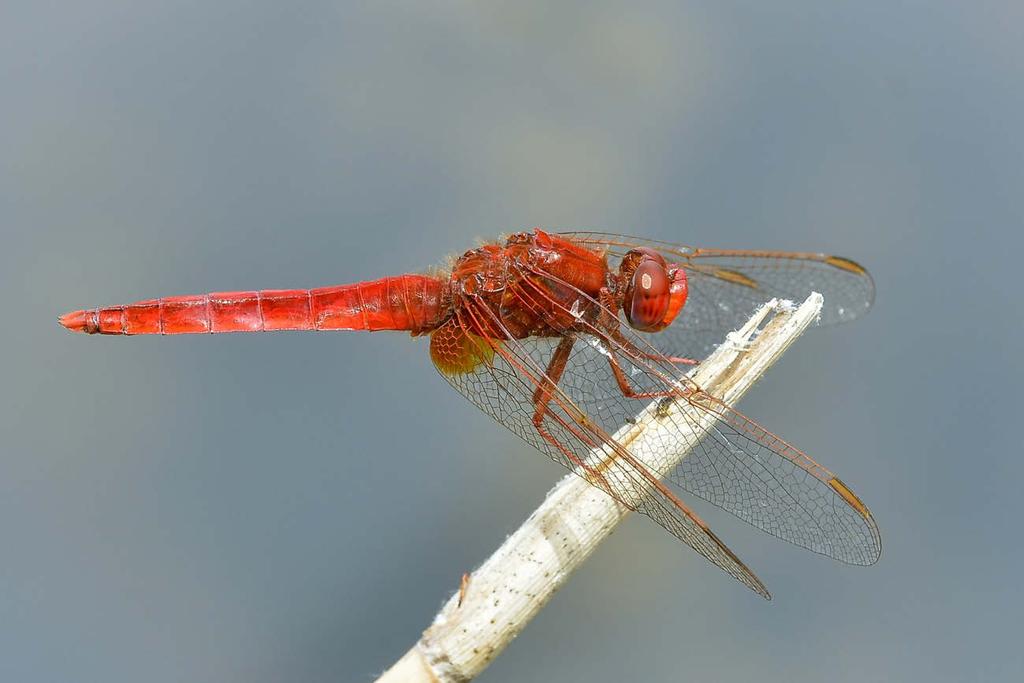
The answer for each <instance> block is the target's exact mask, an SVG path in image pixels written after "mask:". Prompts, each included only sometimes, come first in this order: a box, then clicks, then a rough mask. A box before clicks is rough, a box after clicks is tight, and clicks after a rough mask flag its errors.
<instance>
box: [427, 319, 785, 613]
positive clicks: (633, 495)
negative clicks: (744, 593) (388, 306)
mask: <svg viewBox="0 0 1024 683" xmlns="http://www.w3.org/2000/svg"><path fill="white" fill-rule="evenodd" d="M467 318H469V319H467ZM481 323H483V324H484V325H486V326H488V327H490V328H491V329H492V330H501V328H502V327H503V326H502V324H501V321H500V320H498V319H497V318H496V317H495V316H493V314H492V313H491V311H490V310H489V309H488V308H487V307H486V306H483V305H476V304H473V303H470V305H469V306H468V307H467V310H466V317H462V316H460V319H458V320H455V319H453V321H450V322H449V323H448V324H449V325H455V326H458V328H459V330H458V332H461V333H463V334H472V333H471V332H469V330H479V329H481ZM574 341H575V340H574ZM480 342H481V343H482V344H485V345H486V346H487V349H486V350H485V351H481V352H478V355H477V358H476V359H477V360H479V361H480V362H479V363H477V364H476V366H475V367H474V368H473V369H472V370H471V371H469V372H451V371H448V370H445V369H443V368H442V364H438V363H437V359H435V364H438V369H439V370H441V374H442V376H444V377H445V379H447V380H448V382H449V383H450V384H451V385H452V386H453V387H454V388H455V389H457V390H458V391H459V392H460V393H461V394H462V395H463V396H465V397H466V398H468V399H469V400H470V401H471V402H472V403H474V404H475V405H476V406H477V407H479V408H480V409H481V410H483V411H484V412H485V413H487V414H488V415H490V416H491V417H493V418H494V419H495V420H497V421H498V422H500V423H501V424H502V425H504V426H505V427H507V428H508V429H509V430H510V431H512V432H513V433H514V434H516V435H517V436H519V437H520V438H521V439H523V440H524V441H526V442H527V443H528V444H530V445H531V446H533V447H534V448H536V449H537V450H539V451H540V452H542V453H544V454H545V455H546V456H548V457H549V458H551V459H552V460H554V461H555V462H557V463H559V464H560V465H562V466H563V467H565V468H566V469H568V470H570V471H572V472H574V473H575V474H578V475H580V476H583V477H584V478H585V479H587V481H589V482H590V483H591V484H593V485H595V486H597V487H598V488H600V489H601V490H603V491H605V492H606V493H608V494H609V495H611V496H612V497H613V498H614V499H616V500H617V501H619V502H620V503H622V504H624V505H626V506H627V507H629V508H631V509H634V510H636V511H638V512H642V513H644V514H645V515H647V516H648V517H650V518H651V519H653V520H654V521H656V522H657V523H658V524H660V525H661V526H662V527H664V528H665V529H666V530H667V531H668V532H669V533H671V534H672V535H673V536H675V537H677V538H679V539H680V540H682V541H684V542H685V543H686V544H688V545H689V546H690V547H692V548H693V549H694V550H696V551H697V552H698V553H700V554H701V555H702V556H704V557H705V558H707V559H708V560H710V561H711V562H713V563H714V564H715V565H717V566H718V567H720V568H722V569H724V570H725V571H726V572H728V573H729V574H730V575H731V576H733V577H735V578H736V579H738V580H739V581H740V582H742V583H743V584H744V585H746V586H747V587H749V588H750V589H751V590H753V591H755V592H756V593H758V594H759V595H762V596H763V597H765V598H769V597H770V596H769V593H768V591H767V589H766V588H765V587H764V584H762V583H761V581H760V580H759V579H758V578H757V577H756V576H755V575H754V574H753V572H751V571H750V569H748V568H747V567H746V565H744V564H743V562H742V561H740V559H739V558H738V557H736V555H735V554H734V553H733V552H732V551H731V550H729V548H727V547H726V546H725V544H724V543H722V541H721V540H719V539H718V537H717V536H715V535H714V533H712V532H711V530H710V529H709V528H708V527H707V525H706V524H704V523H703V522H702V521H701V520H700V518H698V517H697V516H696V515H695V514H694V513H693V512H692V511H691V510H690V509H689V508H688V507H687V506H686V505H685V504H684V503H683V502H682V501H681V500H679V499H678V498H677V497H676V496H675V495H674V494H673V493H672V492H671V490H670V489H669V488H668V487H667V486H666V485H665V484H663V483H662V482H660V481H659V480H658V477H656V476H655V475H654V474H652V473H651V472H650V471H649V470H648V469H647V468H646V467H645V466H644V465H643V463H641V462H640V461H639V460H637V459H636V458H635V457H634V456H633V455H632V454H631V453H630V452H629V450H628V449H626V448H625V447H624V446H622V445H621V444H619V443H617V442H615V441H614V440H613V439H612V438H611V437H610V436H609V434H608V432H607V430H606V429H605V428H604V427H603V426H602V423H605V421H603V420H596V419H591V418H590V416H587V415H586V414H585V413H584V411H583V410H582V409H581V408H580V407H579V406H578V405H576V404H575V402H573V401H572V399H571V398H570V397H569V396H568V395H567V393H566V392H565V391H564V390H563V389H562V388H561V387H560V386H556V385H554V384H550V383H546V382H545V379H546V377H547V375H546V369H547V366H548V363H549V362H550V360H551V357H552V355H553V354H554V353H555V349H556V348H557V342H558V340H550V339H543V338H530V339H525V340H515V339H495V338H490V337H486V338H480ZM573 347H574V348H573V352H572V354H571V356H570V359H569V363H570V366H571V367H573V368H574V370H573V372H572V380H573V381H574V382H578V381H580V380H581V379H582V377H581V374H580V373H582V372H585V371H586V370H587V369H588V367H592V369H594V370H597V369H598V368H597V366H596V365H594V362H593V358H592V357H591V356H589V355H588V354H586V353H585V352H584V355H583V356H580V355H578V354H579V353H580V350H581V349H583V348H584V346H583V345H580V344H574V345H573ZM574 359H575V360H574ZM539 388H546V389H548V390H549V391H550V393H551V400H550V403H549V404H548V406H547V410H546V411H545V412H544V414H543V416H542V418H541V419H540V429H538V428H537V426H536V425H535V424H534V414H535V402H534V395H535V393H536V392H537V391H538V389H539ZM606 424H613V422H612V423H606ZM594 449H604V450H605V451H606V452H608V453H612V454H614V456H615V462H616V466H615V467H612V468H608V469H605V470H603V471H602V472H601V473H600V474H598V475H596V476H594V472H595V471H596V470H594V469H589V470H588V468H587V467H584V466H582V465H581V463H586V462H588V459H589V458H591V456H592V453H593V451H594Z"/></svg>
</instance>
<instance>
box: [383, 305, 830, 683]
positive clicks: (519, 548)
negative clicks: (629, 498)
mask: <svg viewBox="0 0 1024 683" xmlns="http://www.w3.org/2000/svg"><path fill="white" fill-rule="evenodd" d="M822 301H823V299H822V296H821V295H820V294H818V293H813V294H811V296H809V297H808V298H807V300H806V301H804V303H803V304H801V305H800V306H799V307H798V308H797V307H795V306H794V305H793V304H792V303H790V302H780V301H778V300H774V299H773V300H772V301H769V302H768V303H767V304H765V305H764V306H762V307H761V308H760V309H758V311H757V312H756V313H754V316H753V317H752V318H751V319H750V320H749V321H748V322H747V324H746V325H744V326H743V328H742V329H740V330H739V331H737V332H734V333H732V334H730V335H728V337H727V339H726V341H725V343H723V344H722V345H721V346H719V348H718V349H716V350H715V351H714V352H713V353H712V354H711V355H710V356H708V358H707V359H706V360H704V361H703V362H702V363H701V364H700V365H699V366H697V367H696V368H695V369H694V370H693V371H692V372H691V373H690V376H691V377H692V378H693V380H694V381H695V382H696V383H697V384H698V385H699V386H700V387H701V388H703V389H704V391H706V392H708V393H709V394H711V395H713V396H715V397H717V398H719V399H721V400H722V401H724V402H725V403H727V404H729V405H733V404H735V403H736V402H737V401H739V399H740V397H742V396H743V394H745V393H746V391H747V390H748V389H749V388H750V387H751V386H752V385H753V384H754V382H756V381H757V380H758V379H759V378H760V377H761V375H763V374H764V373H765V371H766V370H767V369H768V368H769V367H771V365H772V364H773V363H774V362H775V361H776V360H778V358H779V357H780V356H782V354H783V352H785V350H786V349H787V348H788V347H789V345H790V344H792V343H793V342H794V341H795V340H796V338H797V337H799V336H800V334H801V333H802V332H803V331H804V330H805V329H807V327H808V326H809V325H810V324H811V323H813V322H814V321H815V320H817V318H818V314H819V313H820V311H821V305H822ZM772 313H774V316H772V317H771V320H770V321H769V322H768V323H767V324H766V325H765V326H764V328H763V329H760V330H759V326H760V325H761V324H762V323H764V321H765V320H766V319H767V318H769V317H770V316H771V315H772ZM657 403H658V402H657V401H655V402H654V403H652V404H651V405H650V406H648V407H647V408H646V409H644V410H643V411H642V412H641V413H640V414H639V416H638V417H637V420H636V422H635V423H634V424H631V425H626V426H624V427H623V429H622V430H620V431H619V432H617V433H616V434H615V438H616V439H617V440H619V442H620V443H627V444H629V448H630V452H631V453H632V454H633V455H634V456H635V457H637V458H638V459H640V460H647V456H646V453H645V452H649V451H650V448H649V447H647V446H645V445H644V442H646V443H653V444H657V443H666V442H668V441H669V440H668V439H659V438H658V430H659V429H665V428H671V429H673V430H678V429H679V427H678V426H676V425H677V423H675V422H674V421H666V420H662V419H659V418H658V414H659V409H658V406H657ZM713 424H714V423H713V422H712V421H710V420H707V421H702V422H701V423H700V424H694V426H693V434H692V435H691V436H690V437H688V438H682V439H680V438H676V439H675V441H677V442H679V443H687V444H690V445H691V446H690V447H692V445H693V444H696V442H697V441H698V440H699V438H700V437H701V436H703V434H704V433H706V432H707V430H708V429H710V428H711V427H712V426H713ZM677 436H678V435H677ZM688 452H689V449H685V450H683V449H681V450H680V452H678V453H671V454H666V453H664V452H663V451H659V452H658V453H657V458H656V472H657V474H659V475H664V474H665V473H666V472H667V471H668V470H669V469H671V467H673V466H674V465H675V464H678V463H679V462H680V461H681V460H682V459H683V458H684V457H686V455H687V453H688ZM594 457H597V458H602V457H606V454H604V453H603V452H600V453H595V454H594ZM650 465H651V466H652V468H654V467H655V463H650ZM628 512H629V510H628V508H626V507H625V506H624V505H622V504H620V503H618V502H616V501H615V500H614V499H613V498H611V497H610V496H608V495H607V494H605V493H604V492H603V491H601V490H600V489H598V488H596V487H594V486H591V485H590V484H588V483H587V482H586V481H585V480H584V479H583V478H582V477H580V476H577V475H575V474H570V475H568V476H566V477H565V478H564V479H562V480H561V481H559V482H558V484H557V485H556V486H555V488H554V489H552V490H551V492H550V493H549V494H548V496H547V498H545V500H544V502H543V503H541V505H540V507H538V508H537V510H536V511H534V513H533V514H532V515H530V517H529V519H527V520H526V521H525V522H523V525H522V526H521V527H519V529H518V530H517V531H516V532H515V533H513V534H512V535H511V536H509V537H508V538H507V539H506V540H505V542H504V543H503V544H502V545H501V547H500V548H498V549H497V550H496V551H495V552H494V554H493V555H491V557H490V558H488V559H487V561H486V562H484V563H483V564H482V565H481V566H480V567H479V568H478V569H477V570H476V571H474V572H473V574H472V576H471V577H470V578H469V582H468V584H464V589H465V590H464V591H460V592H457V593H456V594H455V595H453V596H452V597H451V599H449V600H448V602H447V604H445V606H444V607H442V608H441V611H440V612H439V613H438V614H437V617H435V619H434V623H433V624H432V625H431V626H430V628H428V629H427V630H426V631H425V632H424V633H423V636H422V637H421V638H420V641H419V642H418V643H416V645H414V646H413V648H412V649H411V650H409V652H408V653H406V655H405V656H404V657H402V659H401V660H399V662H398V663H397V664H395V665H394V666H393V667H392V668H391V669H389V670H388V671H387V672H385V673H384V674H383V675H382V676H381V677H380V678H379V679H378V683H394V682H395V681H413V682H415V681H430V682H435V681H438V682H443V683H449V682H456V681H468V680H470V679H473V678H475V677H476V676H477V675H479V674H480V673H481V672H482V671H483V670H484V669H485V668H486V667H487V665H488V664H489V663H490V661H491V660H492V659H494V658H495V657H496V656H497V655H498V654H499V653H501V651H502V650H504V649H505V647H506V646H507V645H508V644H509V643H510V642H511V641H512V639H513V638H515V637H516V636H517V635H518V634H519V632H520V631H522V629H523V628H524V627H525V626H526V624H528V623H529V622H530V620H531V619H532V618H533V617H534V615H536V614H537V613H538V612H539V611H540V610H541V608H542V607H543V606H544V605H545V604H546V603H547V601H548V600H549V599H550V598H551V596H552V595H554V594H555V592H556V591H558V589H559V588H561V587H562V585H563V584H564V583H565V582H566V581H567V580H568V579H569V576H570V575H571V574H572V573H573V571H575V569H576V568H577V567H579V566H580V565H581V564H582V563H583V562H584V561H585V560H586V559H587V557H589V556H590V554H591V553H592V552H594V550H595V549H596V548H597V546H598V544H600V543H601V541H603V540H604V539H605V538H606V537H607V536H608V535H609V534H611V532H612V531H613V530H614V529H615V526H616V525H617V524H618V523H619V522H620V521H622V519H623V518H624V517H625V516H626V514H628ZM460 593H463V594H461V595H460Z"/></svg>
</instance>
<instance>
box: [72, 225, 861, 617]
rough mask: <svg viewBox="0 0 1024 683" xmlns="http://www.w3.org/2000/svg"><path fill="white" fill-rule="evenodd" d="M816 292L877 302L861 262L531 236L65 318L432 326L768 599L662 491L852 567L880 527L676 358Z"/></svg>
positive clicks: (625, 497) (587, 460)
mask: <svg viewBox="0 0 1024 683" xmlns="http://www.w3.org/2000/svg"><path fill="white" fill-rule="evenodd" d="M811 291H820V292H822V293H823V294H824V295H825V301H826V306H827V307H826V308H825V309H823V311H822V321H823V322H824V323H828V322H841V321H844V320H850V319H852V318H854V317H856V316H858V315H860V314H861V313H863V312H864V311H866V310H867V308H868V307H869V306H870V305H871V301H872V299H873V296H874V286H873V284H872V282H871V278H870V276H869V275H868V273H867V271H865V270H864V269H863V268H862V267H861V266H859V265H858V264H857V263H855V262H853V261H851V260H849V259H845V258H841V257H836V256H830V255H827V254H814V253H785V252H768V251H737V250H712V249H694V248H691V247H687V246H685V245H672V244H666V243H662V242H655V241H651V240H642V239H638V238H630V237H622V236H617V235H604V234H600V233H574V234H567V235H550V234H548V233H546V232H544V231H542V230H534V231H533V232H529V233H516V234H514V235H511V236H509V237H508V238H507V239H506V240H504V241H503V242H500V243H498V242H495V243H490V244H485V245H483V246H481V247H478V248H476V249H472V250H470V251H467V252H466V253H465V254H463V255H462V256H461V257H460V258H459V259H458V260H457V261H456V262H455V263H454V264H453V265H452V268H451V271H450V273H448V274H438V275H400V276H397V277H387V278H384V279H381V280H374V281H372V282H360V283H357V284H351V285H341V286H336V287H322V288H319V289H298V290H263V291H252V292H223V293H213V294H202V295H198V296H179V297H169V298H163V299H152V300H149V301H140V302H138V303H134V304H130V305H127V306H111V307H106V308H93V309H88V310H81V311H74V312H73V313H68V314H66V315H64V316H61V318H60V322H61V324H62V325H64V326H65V327H67V328H68V329H70V330H73V331H75V332H84V333H88V334H97V333H98V334H117V335H136V334H202V333H206V334H215V333H220V332H263V331H270V330H365V331H375V330H404V331H407V332H410V333H412V334H413V335H420V334H428V333H429V334H430V357H431V359H432V360H433V362H434V364H435V366H436V367H437V368H438V370H439V371H440V372H441V374H442V375H443V376H444V377H445V379H446V380H447V381H448V382H449V383H450V384H451V385H452V387H454V388H455V389H456V390H458V391H459V392H460V393H462V394H463V395H464V396H466V397H467V398H468V399H469V400H470V401H472V402H473V403H474V404H475V405H477V406H478V407H479V408H480V409H481V410H483V411H484V412H485V413H487V414H488V415H491V416H492V417H494V418H495V419H496V420H498V421H499V422H501V423H502V424H503V425H505V426H506V427H508V428H509V429H510V430H511V431H513V432H514V433H515V434H517V435H518V436H519V437H520V438H522V439H523V440H524V441H526V442H527V443H529V444H530V445H532V446H533V447H535V448H536V449H537V450H538V451H540V452H541V453H544V454H545V455H547V456H548V457H550V458H551V459H552V460H554V461H555V462H557V463H559V464H561V465H563V466H564V467H566V468H568V469H569V470H571V471H572V472H574V473H576V474H578V475H580V476H582V477H584V478H585V479H586V480H587V481H588V482H589V483H591V484H593V485H594V486H597V487H598V488H600V489H601V490H602V491H604V492H605V493H607V494H608V495H610V496H611V497H612V498H614V499H616V500H618V501H619V502H620V503H622V504H623V505H625V506H627V507H630V508H633V509H636V510H637V511H639V512H642V513H644V514H646V515H648V516H649V517H651V519H653V520H655V521H656V522H657V523H658V524H660V525H661V526H663V527H664V528H665V529H666V530H667V531H669V532H670V533H671V534H673V535H674V536H676V537H677V538H679V539H680V540H682V541H684V542H686V543H688V544H689V545H691V546H692V547H693V548H694V549H695V550H697V552H699V553H700V554H701V555H703V556H704V557H706V558H708V559H709V560H711V561H712V562H714V563H715V564H716V565H718V566H719V567H721V568H723V569H725V570H726V571H727V572H729V573H730V574H731V575H732V576H734V577H736V578H737V579H739V580H740V581H742V582H743V583H744V584H745V585H747V586H748V587H750V588H751V589H753V590H755V591H756V592H758V593H759V594H761V595H763V596H765V597H768V592H767V590H766V589H765V587H764V585H763V584H762V583H761V582H760V580H758V579H757V577H756V576H754V574H753V573H752V572H751V571H750V570H749V569H748V568H747V567H746V566H745V565H744V564H743V563H742V562H741V561H740V560H739V558H737V557H736V555H735V554H733V553H732V551H731V550H729V549H728V548H727V547H726V546H725V545H724V544H723V543H722V542H721V541H720V540H719V539H718V538H717V537H716V536H715V535H714V534H713V533H711V531H710V529H708V526H707V524H705V523H704V522H703V521H702V520H701V519H700V518H699V517H698V516H697V515H696V514H694V512H693V511H692V510H691V509H690V508H689V507H688V506H687V505H686V503H684V502H683V501H682V500H681V499H680V498H679V496H678V495H677V494H676V493H674V491H673V489H672V488H670V486H669V483H671V484H672V485H673V486H675V487H677V488H679V489H680V490H684V491H688V492H691V493H693V494H694V495H697V496H699V497H701V498H704V499H705V500H708V501H709V502H711V503H713V504H715V505H718V506H719V507H721V508H722V509H724V510H727V511H729V512H732V513H733V514H735V515H736V516H738V517H739V518H741V519H744V520H746V521H747V522H749V523H751V524H753V525H754V526H757V527H758V528H760V529H763V530H765V531H767V532H768V533H771V534H773V535H776V536H778V537H779V538H783V539H786V540H788V541H791V542H793V543H796V544H798V545H801V546H803V547H806V548H810V549H812V550H814V551H816V552H821V553H824V554H827V555H830V556H832V557H835V558H836V559H840V560H843V561H845V562H851V563H854V564H871V563H872V562H874V561H875V560H877V559H878V554H879V552H880V550H881V545H880V537H879V534H878V529H877V527H876V526H875V524H874V521H873V520H872V518H871V513H870V512H869V511H868V509H867V507H866V506H865V505H864V504H863V503H862V502H861V501H860V499H859V498H857V496H856V495H854V494H853V492H852V491H851V490H850V489H849V488H848V487H847V486H846V485H845V484H843V483H842V482H841V481H840V480H839V479H838V478H836V477H835V475H833V474H832V473H831V472H829V471H828V470H827V469H825V468H824V467H821V466H820V465H818V464H817V463H816V462H814V461H813V460H811V459H810V458H809V457H807V456H806V455H805V454H803V453H802V452H800V451H799V450H797V449H796V448H794V447H793V446H791V445H790V444H788V443H786V442H785V441H783V440H782V439H780V438H779V437H777V436H776V435H774V434H772V433H770V432H768V431H767V430H765V429H764V428H762V427H760V425H758V424H757V423H755V422H753V421H752V420H750V419H749V418H747V417H746V416H744V415H741V414H740V413H738V412H736V411H735V410H733V409H732V408H730V407H729V406H728V405H727V404H725V403H723V402H721V401H719V400H718V399H715V398H714V397H712V396H710V395H709V394H706V393H705V392H704V391H703V390H702V389H701V388H700V387H699V386H698V385H697V384H696V383H695V382H694V381H693V380H692V379H691V378H690V377H689V376H688V375H685V374H682V371H681V370H680V366H681V365H683V364H692V363H694V362H696V361H693V360H690V359H689V357H688V355H686V354H688V353H689V352H690V351H691V350H695V351H697V352H698V353H704V352H706V351H707V350H708V349H709V347H708V344H709V342H713V343H714V344H717V343H719V342H720V341H721V339H722V337H723V336H724V335H725V334H726V333H728V332H730V331H732V330H735V329H737V328H738V327H739V326H740V325H741V324H743V323H744V322H746V320H747V316H748V315H749V312H750V311H752V310H754V308H755V307H756V306H759V305H761V304H762V303H763V302H764V300H765V299H766V298H768V297H770V296H774V297H785V298H792V299H796V300H802V299H803V298H804V297H806V296H807V295H808V294H810V292H811ZM828 302H831V305H830V306H829V305H828ZM684 307H685V308H686V311H687V314H685V315H682V316H680V313H681V312H682V311H683V309H684ZM620 315H621V316H622V317H624V318H625V321H623V320H622V319H621V318H620ZM677 318H681V319H682V320H681V321H680V322H675V321H676V319H677ZM674 323H675V324H674ZM640 332H642V333H645V334H649V335H650V338H651V339H654V341H655V343H656V344H657V346H654V345H652V344H651V343H650V342H649V341H648V337H646V336H641V335H639V334H637V333H640ZM651 400H657V401H658V402H659V403H658V406H661V405H665V404H663V403H661V402H663V401H667V402H669V405H674V406H676V407H677V408H678V410H676V411H665V413H664V414H660V413H659V419H660V420H661V421H662V424H661V427H660V430H661V431H662V432H663V433H664V434H663V436H662V437H660V438H662V439H663V445H664V447H665V449H666V451H667V452H685V451H689V455H688V456H687V457H686V458H685V459H684V460H682V461H681V463H680V464H678V465H677V466H676V467H675V469H674V470H673V471H672V472H671V473H669V474H668V482H669V483H666V482H663V481H661V475H660V474H656V473H655V472H652V471H650V470H649V469H648V468H647V465H646V464H645V463H644V462H643V461H642V460H641V459H638V458H637V457H635V455H634V454H633V453H632V452H631V451H630V444H629V443H628V442H619V441H618V440H617V439H616V437H615V434H617V433H618V430H619V429H620V428H621V427H622V426H623V425H625V424H627V423H631V422H633V419H634V417H635V416H636V415H637V413H638V411H640V410H641V409H642V408H643V407H644V405H645V404H646V403H647V402H648V401H651ZM706 420H711V421H714V423H715V427H714V429H713V430H711V431H709V432H708V433H707V434H706V436H705V438H704V439H703V440H702V441H701V442H700V443H699V444H698V446H697V447H696V448H694V442H693V433H694V432H693V428H694V425H699V424H703V423H704V421H706ZM612 462H614V463H615V467H614V468H612V469H610V468H609V467H610V465H609V463H612ZM638 492H642V494H643V495H642V496H640V497H638ZM637 501H639V502H637Z"/></svg>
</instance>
